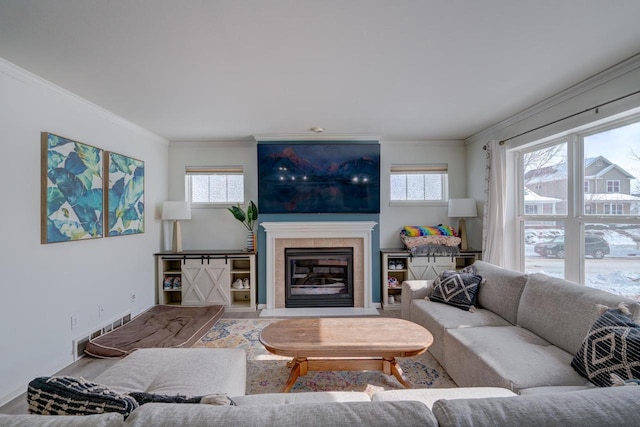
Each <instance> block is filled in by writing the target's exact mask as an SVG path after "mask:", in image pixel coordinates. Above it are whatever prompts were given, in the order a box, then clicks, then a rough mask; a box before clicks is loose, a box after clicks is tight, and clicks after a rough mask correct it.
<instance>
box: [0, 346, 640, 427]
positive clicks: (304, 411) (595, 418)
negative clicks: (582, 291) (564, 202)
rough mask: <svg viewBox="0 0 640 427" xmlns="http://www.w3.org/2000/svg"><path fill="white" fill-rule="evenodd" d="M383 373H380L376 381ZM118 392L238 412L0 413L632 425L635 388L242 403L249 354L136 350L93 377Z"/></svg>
mask: <svg viewBox="0 0 640 427" xmlns="http://www.w3.org/2000/svg"><path fill="white" fill-rule="evenodd" d="M381 375H382V374H381ZM95 381H96V382H99V383H101V384H104V385H107V386H109V388H110V389H111V390H115V391H118V392H131V391H144V392H149V393H158V394H165V395H175V394H191V395H206V394H212V393H219V392H222V393H226V394H228V395H229V396H231V397H232V399H233V401H234V402H235V403H236V405H237V406H215V405H208V404H177V403H148V404H144V405H141V406H140V407H138V408H137V409H135V410H134V411H133V412H132V413H131V415H130V416H129V417H128V418H127V419H126V420H125V419H124V417H123V415H121V414H118V413H104V414H100V415H85V416H62V415H51V416H49V415H0V425H2V426H3V427H11V426H16V427H17V426H20V427H29V426H50V427H57V426H92V427H94V426H104V427H123V426H125V427H137V426H152V427H163V426H166V427H174V426H189V427H200V426H202V427H204V426H212V425H215V426H223V427H224V426H228V427H238V426H278V427H301V426H317V427H320V426H332V427H342V426H344V427H352V426H367V427H377V426H380V427H388V426H390V425H401V426H407V427H410V426H421V427H428V426H443V427H447V426H487V427H488V426H491V427H495V426H512V425H518V426H562V427H567V426H576V427H578V426H580V427H585V426H586V427H588V426H604V425H615V426H637V425H638V410H637V408H638V402H639V401H640V387H632V386H630V387H626V386H625V387H614V388H608V389H602V388H593V389H591V390H584V391H574V392H561V393H538V394H535V395H529V396H517V395H516V394H515V393H513V392H512V391H510V390H508V389H505V388H495V387H472V388H465V387H461V388H448V389H415V390H411V389H407V390H388V391H381V392H377V393H375V394H374V395H373V396H372V397H370V396H369V395H368V394H366V393H362V392H339V391H338V392H316V393H274V394H258V395H245V384H246V356H245V353H244V351H242V350H237V349H147V350H138V351H136V352H134V353H133V354H131V355H130V356H127V357H126V358H125V359H123V360H121V361H119V362H118V363H116V364H115V365H114V366H112V367H111V368H109V369H108V370H107V371H105V372H104V373H102V374H101V375H99V376H98V377H97V378H96V379H95Z"/></svg>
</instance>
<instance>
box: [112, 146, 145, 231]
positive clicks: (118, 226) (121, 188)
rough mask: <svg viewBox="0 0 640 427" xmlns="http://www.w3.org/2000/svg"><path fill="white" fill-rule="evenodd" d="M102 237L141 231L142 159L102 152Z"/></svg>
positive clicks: (142, 206)
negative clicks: (103, 235) (103, 193)
mask: <svg viewBox="0 0 640 427" xmlns="http://www.w3.org/2000/svg"><path fill="white" fill-rule="evenodd" d="M104 170H105V172H104V175H105V176H106V182H105V184H106V185H105V193H106V194H105V204H106V208H105V224H106V233H105V234H106V236H107V237H111V236H122V235H125V234H138V233H144V162H143V161H142V160H136V159H133V158H131V157H127V156H123V155H121V154H117V153H113V152H110V151H108V152H106V154H105V166H104Z"/></svg>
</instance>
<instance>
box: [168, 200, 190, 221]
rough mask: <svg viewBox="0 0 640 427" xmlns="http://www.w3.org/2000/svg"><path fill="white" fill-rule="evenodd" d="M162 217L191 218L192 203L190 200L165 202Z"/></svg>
mask: <svg viewBox="0 0 640 427" xmlns="http://www.w3.org/2000/svg"><path fill="white" fill-rule="evenodd" d="M162 219H166V220H185V219H191V205H190V204H189V202H164V204H163V205H162Z"/></svg>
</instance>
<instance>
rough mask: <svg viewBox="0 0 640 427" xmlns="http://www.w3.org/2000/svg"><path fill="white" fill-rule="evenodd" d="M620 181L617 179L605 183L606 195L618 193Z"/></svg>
mask: <svg viewBox="0 0 640 427" xmlns="http://www.w3.org/2000/svg"><path fill="white" fill-rule="evenodd" d="M619 192H620V181H619V180H617V179H610V180H608V181H607V193H619Z"/></svg>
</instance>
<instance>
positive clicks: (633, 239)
mask: <svg viewBox="0 0 640 427" xmlns="http://www.w3.org/2000/svg"><path fill="white" fill-rule="evenodd" d="M639 140H640V116H638V115H636V116H634V117H629V118H626V119H622V120H619V121H612V122H610V123H607V124H599V125H597V126H595V125H594V126H593V127H592V128H590V129H581V131H579V132H573V133H569V134H568V135H563V137H562V138H559V139H557V140H546V141H540V142H539V143H535V142H534V143H531V144H526V145H523V148H522V149H519V150H517V155H516V156H514V157H513V158H514V159H516V167H515V170H516V177H515V178H516V180H517V182H518V187H519V194H518V197H517V198H515V199H516V200H518V204H517V205H515V206H513V208H514V209H513V210H514V211H515V212H516V215H515V218H514V219H515V222H516V223H517V224H518V231H519V232H518V233H517V234H516V236H517V238H518V239H519V244H518V246H519V249H518V251H517V253H518V254H519V257H520V259H519V263H520V266H521V268H522V271H524V272H526V273H546V274H549V275H551V276H555V277H563V278H566V279H568V280H571V281H574V282H578V283H584V284H585V285H587V286H590V287H594V288H599V289H604V290H607V291H609V292H613V293H616V294H619V295H623V296H626V297H629V298H632V299H636V300H640V286H639V285H638V283H639V281H640V263H638V262H637V260H636V259H635V258H634V257H635V255H636V254H637V252H638V249H639V248H640V210H639V209H637V206H640V149H639V148H638V145H637V141H639ZM608 174H615V175H618V176H620V175H622V176H624V177H625V179H607V178H609V177H607V176H605V175H608ZM595 176H603V180H602V181H599V180H594V179H593V178H592V177H595ZM581 181H582V184H583V185H579V183H580V182H581ZM574 183H575V185H574ZM539 185H540V186H541V188H539V187H538V186H539ZM537 190H542V191H537ZM540 202H544V203H545V204H546V203H551V204H552V206H554V207H555V209H552V210H551V211H549V210H547V209H546V207H545V208H544V209H543V213H542V214H540V213H539V212H534V211H532V210H531V208H529V207H528V206H529V205H531V204H536V203H540ZM603 258H604V259H605V260H603Z"/></svg>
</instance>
